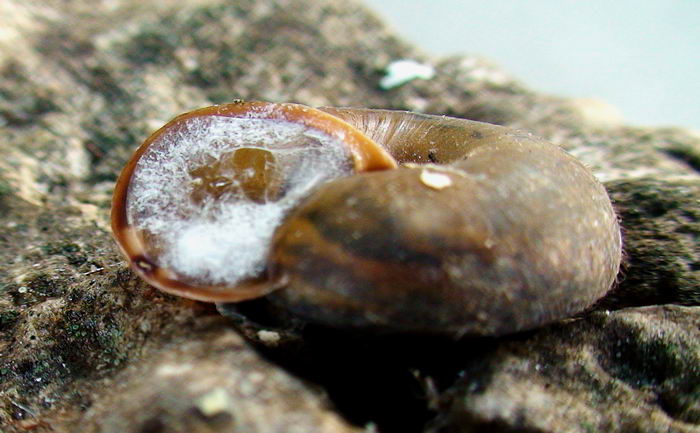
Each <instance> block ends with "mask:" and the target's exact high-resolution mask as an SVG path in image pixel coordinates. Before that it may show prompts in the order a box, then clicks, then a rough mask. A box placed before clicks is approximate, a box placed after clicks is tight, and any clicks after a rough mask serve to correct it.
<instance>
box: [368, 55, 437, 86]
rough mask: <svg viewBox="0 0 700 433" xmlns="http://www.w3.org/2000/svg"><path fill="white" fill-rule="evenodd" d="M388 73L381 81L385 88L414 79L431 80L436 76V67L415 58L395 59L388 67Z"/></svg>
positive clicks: (386, 70) (380, 84) (380, 83)
mask: <svg viewBox="0 0 700 433" xmlns="http://www.w3.org/2000/svg"><path fill="white" fill-rule="evenodd" d="M385 72H386V75H385V76H384V78H382V79H381V80H380V81H379V87H381V88H382V89H384V90H389V89H393V88H395V87H399V86H401V85H403V84H406V83H408V82H410V81H413V80H417V79H420V80H429V79H431V78H433V77H434V76H435V68H433V67H432V66H430V65H425V64H423V63H418V62H416V61H415V60H410V59H402V60H395V61H393V62H391V63H389V65H388V66H387V67H386V69H385Z"/></svg>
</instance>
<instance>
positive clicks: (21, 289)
mask: <svg viewBox="0 0 700 433" xmlns="http://www.w3.org/2000/svg"><path fill="white" fill-rule="evenodd" d="M27 290H28V289H27V287H26V286H22V287H20V288H19V289H17V291H18V292H19V293H27Z"/></svg>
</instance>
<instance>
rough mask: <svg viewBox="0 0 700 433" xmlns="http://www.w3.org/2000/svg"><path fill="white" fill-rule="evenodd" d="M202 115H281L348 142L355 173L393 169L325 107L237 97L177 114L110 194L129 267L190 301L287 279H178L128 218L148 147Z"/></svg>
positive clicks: (225, 298) (271, 286)
mask: <svg viewBox="0 0 700 433" xmlns="http://www.w3.org/2000/svg"><path fill="white" fill-rule="evenodd" d="M202 116H223V117H237V118H250V119H272V120H274V119H280V120H284V121H288V122H292V123H297V124H301V125H304V126H306V127H308V128H312V129H316V130H319V131H321V132H323V133H325V134H328V135H329V136H331V137H333V138H336V139H338V140H340V141H342V142H343V143H345V144H346V146H347V148H348V151H349V153H350V155H351V158H352V160H353V163H354V168H355V170H356V171H358V172H362V171H375V170H386V169H393V168H396V167H397V163H396V161H395V160H394V158H393V157H392V156H391V155H390V154H389V153H388V152H387V151H386V150H385V149H384V148H383V147H382V146H380V145H378V144H377V143H375V142H374V141H372V140H371V139H369V138H368V137H366V136H365V135H364V134H363V133H362V132H360V131H359V130H358V129H356V128H355V127H354V126H352V125H350V124H349V123H347V122H345V121H343V120H341V119H339V118H337V117H335V116H333V115H331V114H328V113H325V112H323V111H320V110H317V109H315V108H311V107H307V106H304V105H300V104H292V103H283V104H277V103H270V102H262V101H236V102H233V103H230V104H223V105H214V106H209V107H204V108H200V109H196V110H193V111H190V112H187V113H184V114H181V115H179V116H177V117H175V118H174V119H173V120H171V121H170V122H168V123H167V124H165V125H164V126H162V127H161V128H160V129H158V130H157V131H156V132H154V133H153V134H151V135H150V136H149V137H148V138H147V139H146V140H145V141H144V142H143V144H141V145H140V146H139V147H138V149H137V150H136V151H135V152H134V154H133V155H132V156H131V158H130V159H129V161H128V162H127V164H126V166H125V167H124V169H123V170H122V172H121V174H120V175H119V178H118V179H117V182H116V186H115V189H114V194H113V196H112V213H111V225H112V233H113V236H114V238H115V240H116V242H117V245H118V246H119V249H120V250H121V252H122V254H123V255H124V257H126V258H127V260H128V262H129V264H130V266H131V268H132V269H133V270H134V271H135V272H136V273H137V274H138V275H139V276H140V277H141V278H142V279H144V280H145V281H146V282H148V283H149V284H150V285H152V286H154V287H156V288H158V289H160V290H163V291H165V292H168V293H172V294H175V295H178V296H183V297H186V298H190V299H195V300H199V301H206V302H237V301H244V300H247V299H252V298H256V297H260V296H263V295H265V294H267V293H270V292H272V291H274V290H277V289H279V288H281V287H283V286H284V285H285V278H283V277H275V278H271V277H270V276H269V272H267V271H265V272H264V273H263V275H260V276H258V277H255V278H250V279H246V280H244V281H241V282H239V283H237V284H235V285H234V286H232V287H229V286H224V285H222V286H199V285H197V286H195V285H191V284H187V283H185V282H183V281H180V280H178V278H177V275H176V274H175V273H174V272H173V271H172V270H170V269H167V268H163V267H160V266H158V265H157V264H156V261H155V260H152V258H151V257H149V255H148V249H147V248H146V243H145V241H144V240H143V238H142V236H141V235H140V234H139V233H138V230H136V229H135V228H134V227H132V226H131V224H130V223H129V220H128V216H127V206H126V201H127V194H128V191H129V185H130V180H131V177H132V174H133V172H134V170H135V168H136V165H137V163H138V161H139V160H140V158H141V157H142V156H143V154H144V153H145V152H146V150H147V149H148V148H149V146H150V145H151V144H152V143H153V142H155V141H156V140H158V139H159V138H160V137H161V136H162V135H163V134H164V133H166V132H167V131H169V130H170V129H171V128H173V127H178V126H179V125H181V124H182V123H184V122H185V121H187V120H188V119H191V118H194V117H202Z"/></svg>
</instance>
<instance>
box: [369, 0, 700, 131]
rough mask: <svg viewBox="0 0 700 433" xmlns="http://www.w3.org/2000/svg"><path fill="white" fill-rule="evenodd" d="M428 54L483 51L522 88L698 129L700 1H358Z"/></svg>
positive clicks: (642, 120) (632, 117)
mask: <svg viewBox="0 0 700 433" xmlns="http://www.w3.org/2000/svg"><path fill="white" fill-rule="evenodd" d="M365 3H366V4H367V5H369V6H370V7H371V8H373V9H374V10H375V11H376V12H377V13H379V14H380V15H381V16H383V17H384V18H385V20H386V21H387V22H388V23H389V24H390V25H392V26H393V27H394V28H395V29H396V30H397V31H398V33H399V34H401V35H402V36H403V37H404V38H405V39H407V40H409V41H411V42H413V43H415V44H417V45H418V46H419V47H421V48H422V49H424V50H425V51H427V52H429V53H431V54H436V55H454V54H477V55H481V56H485V57H487V58H490V59H491V60H493V61H494V62H495V63H497V64H499V65H500V66H502V67H503V68H505V69H506V71H507V72H509V73H511V74H512V75H514V76H515V77H516V78H517V79H519V80H520V81H522V82H524V83H525V84H526V85H527V86H528V87H530V88H532V89H535V90H539V91H542V92H546V93H551V94H557V95H562V96H571V97H580V98H596V99H601V100H603V101H606V102H608V103H610V104H612V105H613V106H615V107H616V108H617V109H618V110H619V111H620V112H621V113H622V116H623V117H624V119H625V121H626V122H628V123H631V124H636V125H645V126H685V127H690V128H693V129H695V130H700V0H644V1H641V2H640V1H633V0H617V1H615V2H610V1H603V0H591V1H580V0H534V1H527V2H526V1H522V0H494V1H481V0H365Z"/></svg>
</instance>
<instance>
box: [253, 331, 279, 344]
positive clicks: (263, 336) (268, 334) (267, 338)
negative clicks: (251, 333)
mask: <svg viewBox="0 0 700 433" xmlns="http://www.w3.org/2000/svg"><path fill="white" fill-rule="evenodd" d="M258 338H259V339H260V341H262V342H263V343H266V344H276V343H278V342H279V341H280V334H279V333H278V332H275V331H265V330H262V331H258Z"/></svg>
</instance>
